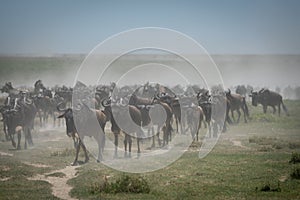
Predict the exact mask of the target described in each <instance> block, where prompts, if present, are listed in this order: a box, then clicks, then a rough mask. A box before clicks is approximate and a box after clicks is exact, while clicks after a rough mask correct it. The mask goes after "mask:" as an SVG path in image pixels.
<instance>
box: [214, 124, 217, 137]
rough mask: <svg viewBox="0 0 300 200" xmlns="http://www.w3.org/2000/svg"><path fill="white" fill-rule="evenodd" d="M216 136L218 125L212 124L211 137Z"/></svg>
mask: <svg viewBox="0 0 300 200" xmlns="http://www.w3.org/2000/svg"><path fill="white" fill-rule="evenodd" d="M217 136H218V123H217V122H214V123H213V137H217Z"/></svg>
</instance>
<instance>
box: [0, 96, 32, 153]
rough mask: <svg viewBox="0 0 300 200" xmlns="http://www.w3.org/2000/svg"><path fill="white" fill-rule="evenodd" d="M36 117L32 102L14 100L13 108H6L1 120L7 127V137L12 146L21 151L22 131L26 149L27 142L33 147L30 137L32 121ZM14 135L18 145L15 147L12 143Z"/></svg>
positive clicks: (13, 142)
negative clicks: (16, 137) (16, 136)
mask: <svg viewBox="0 0 300 200" xmlns="http://www.w3.org/2000/svg"><path fill="white" fill-rule="evenodd" d="M35 115H36V108H35V105H34V104H33V102H32V101H27V100H26V99H25V100H23V99H18V98H15V99H14V106H13V107H8V108H7V109H6V110H4V112H3V120H5V122H6V125H7V132H8V136H9V137H10V139H11V141H12V145H13V146H14V147H15V148H17V149H21V146H20V142H21V133H22V131H23V133H24V135H25V145H24V148H25V149H26V148H27V142H28V144H29V145H30V146H32V145H33V141H32V137H31V129H32V128H33V121H34V118H35ZM14 134H17V135H18V144H17V145H16V143H15V141H14V137H13V136H14Z"/></svg>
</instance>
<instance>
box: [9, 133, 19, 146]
mask: <svg viewBox="0 0 300 200" xmlns="http://www.w3.org/2000/svg"><path fill="white" fill-rule="evenodd" d="M9 137H10V140H11V143H12V145H13V147H14V148H16V147H17V146H16V142H15V139H14V137H13V135H12V134H9Z"/></svg>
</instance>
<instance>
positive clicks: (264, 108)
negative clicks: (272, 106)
mask: <svg viewBox="0 0 300 200" xmlns="http://www.w3.org/2000/svg"><path fill="white" fill-rule="evenodd" d="M263 110H264V113H265V114H266V113H267V106H266V105H263Z"/></svg>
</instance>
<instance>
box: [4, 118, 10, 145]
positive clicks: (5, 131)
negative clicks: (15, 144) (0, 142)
mask: <svg viewBox="0 0 300 200" xmlns="http://www.w3.org/2000/svg"><path fill="white" fill-rule="evenodd" d="M6 128H7V126H6V123H5V122H3V132H4V134H5V139H6V141H9V139H10V137H9V135H8V133H7V129H6Z"/></svg>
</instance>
